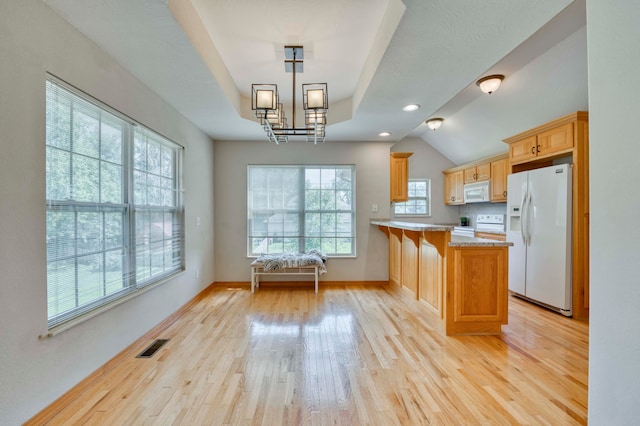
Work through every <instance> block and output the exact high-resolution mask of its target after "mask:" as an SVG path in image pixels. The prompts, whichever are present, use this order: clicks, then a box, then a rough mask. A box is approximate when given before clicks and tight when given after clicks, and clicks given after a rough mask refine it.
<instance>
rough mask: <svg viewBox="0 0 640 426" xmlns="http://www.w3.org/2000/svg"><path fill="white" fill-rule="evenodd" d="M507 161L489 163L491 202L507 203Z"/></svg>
mask: <svg viewBox="0 0 640 426" xmlns="http://www.w3.org/2000/svg"><path fill="white" fill-rule="evenodd" d="M508 171H509V164H508V162H507V159H506V158H505V159H503V160H498V161H492V162H491V202H504V201H507V175H508V174H509V172H508Z"/></svg>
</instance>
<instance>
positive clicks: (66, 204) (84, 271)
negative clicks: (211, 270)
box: [46, 77, 184, 328]
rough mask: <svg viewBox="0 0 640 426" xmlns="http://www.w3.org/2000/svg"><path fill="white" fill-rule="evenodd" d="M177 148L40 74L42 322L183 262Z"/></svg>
mask: <svg viewBox="0 0 640 426" xmlns="http://www.w3.org/2000/svg"><path fill="white" fill-rule="evenodd" d="M181 152H182V150H181V148H180V146H178V145H176V144H175V143H173V142H171V141H168V140H167V139H165V138H163V137H161V136H160V135H157V134H155V133H153V132H152V131H150V130H148V129H145V128H143V127H142V126H139V125H135V124H133V123H132V122H131V120H130V119H127V118H126V117H124V116H121V115H120V114H118V113H117V112H115V111H113V110H110V109H109V108H108V107H106V106H105V105H102V104H100V103H99V102H98V101H95V100H93V99H90V98H88V97H87V96H85V95H82V94H81V93H80V92H77V91H75V90H73V89H72V88H71V87H69V86H67V85H65V84H64V83H62V82H60V81H58V80H57V79H55V78H53V77H50V78H48V79H47V82H46V198H47V200H46V201H47V202H46V206H47V208H46V214H47V238H46V241H47V302H48V303H47V304H48V320H49V328H52V327H55V326H57V325H59V324H61V323H64V322H66V321H68V320H70V319H72V318H76V317H78V316H81V315H83V314H85V313H87V312H89V311H91V310H93V309H95V308H97V307H101V306H104V305H105V304H108V303H110V302H112V301H113V300H115V299H117V298H119V297H121V296H124V295H127V294H129V293H132V292H135V291H136V290H138V289H139V288H140V287H142V286H144V285H147V284H150V283H153V282H156V281H157V280H158V279H159V278H162V277H166V276H167V275H169V274H171V273H174V272H177V271H179V270H181V269H182V265H183V264H184V258H183V257H184V256H183V252H184V250H183V240H184V238H183V235H184V232H183V226H182V223H183V214H182V210H183V209H182V205H181V191H180V189H181V179H180V163H181ZM138 194H140V196H138Z"/></svg>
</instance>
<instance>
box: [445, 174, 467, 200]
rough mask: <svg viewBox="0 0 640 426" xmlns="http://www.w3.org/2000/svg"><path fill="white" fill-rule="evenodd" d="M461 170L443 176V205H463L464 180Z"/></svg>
mask: <svg viewBox="0 0 640 426" xmlns="http://www.w3.org/2000/svg"><path fill="white" fill-rule="evenodd" d="M463 179H464V178H463V172H462V170H461V171H459V172H455V173H448V174H445V175H444V203H445V204H447V205H449V206H451V205H457V204H463V203H464V180H463Z"/></svg>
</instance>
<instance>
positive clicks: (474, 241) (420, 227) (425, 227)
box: [369, 219, 513, 247]
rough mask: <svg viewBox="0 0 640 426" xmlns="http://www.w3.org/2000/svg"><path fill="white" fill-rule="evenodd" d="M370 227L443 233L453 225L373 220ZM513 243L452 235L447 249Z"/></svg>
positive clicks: (450, 229)
mask: <svg viewBox="0 0 640 426" xmlns="http://www.w3.org/2000/svg"><path fill="white" fill-rule="evenodd" d="M369 223H370V224H371V225H378V226H387V227H390V228H397V229H406V230H407V231H419V232H422V231H428V232H445V231H453V228H454V226H453V225H432V224H429V223H415V222H400V221H395V220H375V219H371V220H370V221H369ZM512 245H513V243H511V242H508V241H495V240H488V239H485V238H475V237H463V236H461V235H452V236H451V241H450V242H449V247H509V246H512Z"/></svg>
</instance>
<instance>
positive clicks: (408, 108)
mask: <svg viewBox="0 0 640 426" xmlns="http://www.w3.org/2000/svg"><path fill="white" fill-rule="evenodd" d="M418 109H420V105H418V104H410V105H407V106H405V107H402V110H403V111H407V112H409V111H417V110H418Z"/></svg>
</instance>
